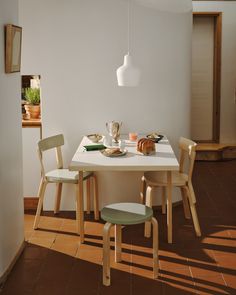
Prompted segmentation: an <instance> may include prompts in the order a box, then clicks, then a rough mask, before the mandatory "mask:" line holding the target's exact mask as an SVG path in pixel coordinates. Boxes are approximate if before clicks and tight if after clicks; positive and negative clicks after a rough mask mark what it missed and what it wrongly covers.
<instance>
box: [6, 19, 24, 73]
mask: <svg viewBox="0 0 236 295" xmlns="http://www.w3.org/2000/svg"><path fill="white" fill-rule="evenodd" d="M21 40H22V28H21V27H18V26H14V25H6V26H5V72H6V73H14V72H20V65H21Z"/></svg>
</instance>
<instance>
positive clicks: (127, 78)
mask: <svg viewBox="0 0 236 295" xmlns="http://www.w3.org/2000/svg"><path fill="white" fill-rule="evenodd" d="M116 75H117V82H118V86H126V87H134V86H138V84H139V81H140V75H141V72H140V70H139V69H138V68H137V67H135V66H134V65H133V63H132V56H131V55H130V0H128V53H127V54H126V55H125V56H124V64H123V65H122V66H121V67H119V68H118V69H117V70H116Z"/></svg>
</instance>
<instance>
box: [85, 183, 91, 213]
mask: <svg viewBox="0 0 236 295" xmlns="http://www.w3.org/2000/svg"><path fill="white" fill-rule="evenodd" d="M90 197H91V192H90V178H88V179H87V180H86V209H87V214H90Z"/></svg>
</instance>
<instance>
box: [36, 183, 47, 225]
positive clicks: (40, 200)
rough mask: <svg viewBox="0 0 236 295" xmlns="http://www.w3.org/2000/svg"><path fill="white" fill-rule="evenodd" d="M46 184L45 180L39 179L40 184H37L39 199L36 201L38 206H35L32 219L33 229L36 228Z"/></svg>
mask: <svg viewBox="0 0 236 295" xmlns="http://www.w3.org/2000/svg"><path fill="white" fill-rule="evenodd" d="M46 186H47V182H46V181H44V180H43V179H41V181H40V185H39V191H38V197H39V201H38V207H37V211H36V215H35V219H34V225H33V229H37V228H38V224H39V219H40V214H41V210H42V206H43V199H44V194H45V189H46Z"/></svg>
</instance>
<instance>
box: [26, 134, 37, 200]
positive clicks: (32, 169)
mask: <svg viewBox="0 0 236 295" xmlns="http://www.w3.org/2000/svg"><path fill="white" fill-rule="evenodd" d="M39 140H40V128H22V147H23V150H22V154H23V196H24V197H35V196H37V193H38V187H39V182H40V178H41V173H40V163H39V158H38V154H37V152H36V148H35V147H36V145H37V143H38V141H39Z"/></svg>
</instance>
